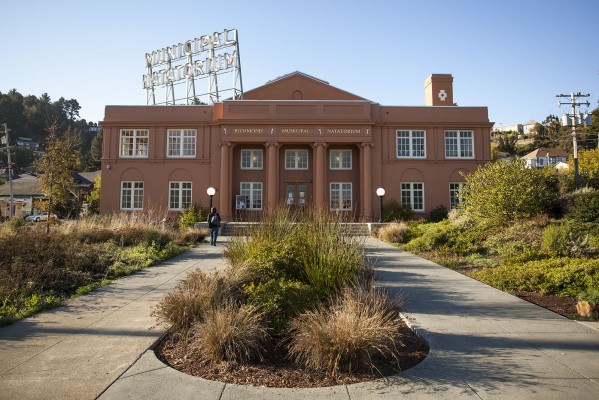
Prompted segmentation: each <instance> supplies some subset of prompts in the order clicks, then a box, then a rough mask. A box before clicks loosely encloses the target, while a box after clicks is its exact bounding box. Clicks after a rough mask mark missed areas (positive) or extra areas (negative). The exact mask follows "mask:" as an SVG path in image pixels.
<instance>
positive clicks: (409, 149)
mask: <svg viewBox="0 0 599 400" xmlns="http://www.w3.org/2000/svg"><path fill="white" fill-rule="evenodd" d="M396 135H397V158H425V157H426V131H404V130H398V131H397V132H396Z"/></svg>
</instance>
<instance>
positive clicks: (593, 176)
mask: <svg viewBox="0 0 599 400" xmlns="http://www.w3.org/2000/svg"><path fill="white" fill-rule="evenodd" d="M568 165H569V166H570V168H569V169H568V176H569V178H570V179H569V180H570V181H571V182H569V183H570V184H571V185H570V188H571V189H574V160H573V159H572V158H570V159H569V160H568ZM578 170H579V173H580V184H581V186H589V187H593V188H595V189H599V149H592V150H580V151H579V152H578Z"/></svg>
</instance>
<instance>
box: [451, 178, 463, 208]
mask: <svg viewBox="0 0 599 400" xmlns="http://www.w3.org/2000/svg"><path fill="white" fill-rule="evenodd" d="M463 193H464V183H463V182H450V183H449V206H450V208H451V209H452V210H453V209H454V208H457V207H458V206H459V205H461V204H462V203H463V200H464V199H463V197H462V195H463Z"/></svg>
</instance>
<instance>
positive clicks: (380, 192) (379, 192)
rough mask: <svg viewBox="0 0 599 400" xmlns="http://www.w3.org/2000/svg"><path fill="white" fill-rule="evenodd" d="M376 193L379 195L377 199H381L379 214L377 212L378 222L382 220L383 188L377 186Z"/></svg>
mask: <svg viewBox="0 0 599 400" xmlns="http://www.w3.org/2000/svg"><path fill="white" fill-rule="evenodd" d="M376 195H377V196H379V200H380V201H381V207H380V214H379V224H380V223H381V222H383V196H384V195H385V189H383V188H382V187H381V188H378V189H377V190H376Z"/></svg>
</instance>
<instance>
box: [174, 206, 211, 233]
mask: <svg viewBox="0 0 599 400" xmlns="http://www.w3.org/2000/svg"><path fill="white" fill-rule="evenodd" d="M207 218H208V214H207V213H206V212H205V211H204V210H203V209H202V207H201V206H200V205H199V204H191V205H190V206H189V207H187V208H186V209H184V210H183V211H181V213H180V214H179V220H178V222H179V228H180V229H188V228H193V227H194V226H195V223H196V222H205V221H206V220H207Z"/></svg>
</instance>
